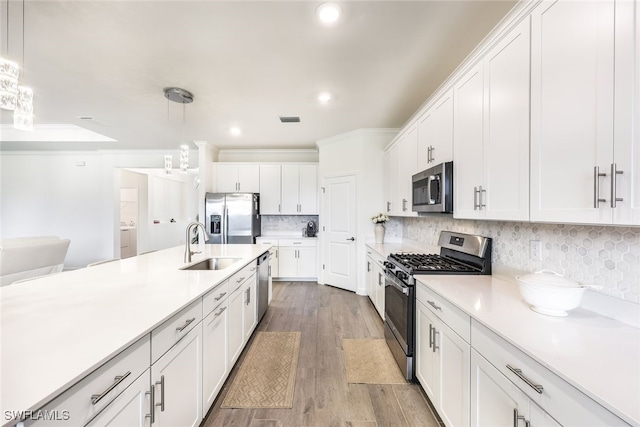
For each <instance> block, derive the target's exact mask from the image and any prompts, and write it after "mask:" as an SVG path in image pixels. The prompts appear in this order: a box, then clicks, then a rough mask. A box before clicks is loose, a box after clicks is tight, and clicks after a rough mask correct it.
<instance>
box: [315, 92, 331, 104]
mask: <svg viewBox="0 0 640 427" xmlns="http://www.w3.org/2000/svg"><path fill="white" fill-rule="evenodd" d="M318 101H320V102H321V103H322V104H327V103H328V102H329V101H331V94H330V93H329V92H320V93H319V94H318Z"/></svg>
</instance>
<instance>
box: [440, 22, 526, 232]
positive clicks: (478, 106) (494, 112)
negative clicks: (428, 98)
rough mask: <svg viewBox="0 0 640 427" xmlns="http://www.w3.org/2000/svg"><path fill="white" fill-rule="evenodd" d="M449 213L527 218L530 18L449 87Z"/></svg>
mask: <svg viewBox="0 0 640 427" xmlns="http://www.w3.org/2000/svg"><path fill="white" fill-rule="evenodd" d="M453 134H454V159H455V161H454V166H453V170H454V181H453V183H454V198H455V200H454V216H455V217H456V218H484V219H497V220H519V221H526V220H528V219H529V19H528V18H525V19H524V20H523V21H522V22H521V23H520V24H518V25H517V26H516V27H515V28H514V29H513V30H511V31H510V32H509V33H508V34H507V35H506V36H504V37H503V38H502V39H500V41H499V42H498V43H497V44H496V45H495V46H494V47H493V48H492V49H490V50H489V51H488V53H487V54H486V55H485V56H484V57H483V58H482V60H480V62H479V63H478V64H476V65H475V66H474V67H472V68H471V69H469V70H468V71H467V72H466V74H465V75H463V76H462V78H460V80H458V82H457V83H456V84H455V86H454V132H453Z"/></svg>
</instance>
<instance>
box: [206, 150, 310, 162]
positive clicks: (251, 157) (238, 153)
mask: <svg viewBox="0 0 640 427" xmlns="http://www.w3.org/2000/svg"><path fill="white" fill-rule="evenodd" d="M217 161H218V162H260V163H267V162H317V161H318V150H305V149H299V150H296V149H288V150H285V149H281V150H279V149H271V150H252V149H242V150H225V149H221V150H220V152H219V153H218V159H217Z"/></svg>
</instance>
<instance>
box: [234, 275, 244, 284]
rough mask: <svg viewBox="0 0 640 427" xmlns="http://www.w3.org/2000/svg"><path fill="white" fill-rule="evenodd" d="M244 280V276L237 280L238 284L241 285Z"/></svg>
mask: <svg viewBox="0 0 640 427" xmlns="http://www.w3.org/2000/svg"><path fill="white" fill-rule="evenodd" d="M243 280H244V276H242V277H241V278H239V279H238V280H236V283H240V282H242V281H243Z"/></svg>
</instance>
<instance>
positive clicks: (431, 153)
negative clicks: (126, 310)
mask: <svg viewBox="0 0 640 427" xmlns="http://www.w3.org/2000/svg"><path fill="white" fill-rule="evenodd" d="M429 148H430V149H431V152H430V154H429V156H430V158H431V160H430V161H431V162H434V161H435V160H436V158H435V157H434V156H433V152H434V151H436V149H435V148H434V147H433V145H432V146H430V147H429Z"/></svg>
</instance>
